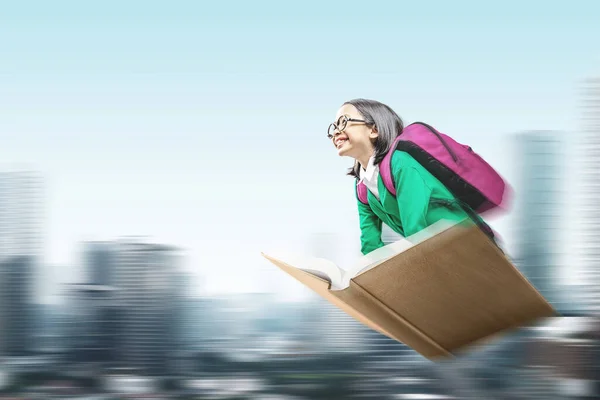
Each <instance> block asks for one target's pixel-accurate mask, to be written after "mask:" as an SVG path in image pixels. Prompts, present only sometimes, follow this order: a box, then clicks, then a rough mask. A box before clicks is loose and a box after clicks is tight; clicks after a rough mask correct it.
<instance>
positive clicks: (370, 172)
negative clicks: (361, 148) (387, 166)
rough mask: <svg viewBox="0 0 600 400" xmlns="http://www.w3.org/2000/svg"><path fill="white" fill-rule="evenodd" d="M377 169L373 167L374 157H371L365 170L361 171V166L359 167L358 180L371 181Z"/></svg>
mask: <svg viewBox="0 0 600 400" xmlns="http://www.w3.org/2000/svg"><path fill="white" fill-rule="evenodd" d="M378 169H379V168H378V167H377V166H376V165H375V155H373V156H371V158H369V163H368V164H367V169H363V167H362V166H361V167H360V180H361V181H363V180H365V179H366V180H368V181H372V180H373V177H374V176H375V174H376V173H377V170H378Z"/></svg>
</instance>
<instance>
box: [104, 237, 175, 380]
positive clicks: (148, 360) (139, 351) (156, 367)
mask: <svg viewBox="0 0 600 400" xmlns="http://www.w3.org/2000/svg"><path fill="white" fill-rule="evenodd" d="M178 253H179V251H178V249H176V248H173V247H169V246H164V245H159V244H152V243H145V242H142V241H138V240H136V239H123V240H120V241H118V242H117V255H116V263H117V271H116V274H115V275H116V279H115V286H116V289H117V294H116V298H117V307H118V315H119V321H120V322H119V338H118V349H117V359H118V364H119V366H121V367H126V368H133V369H135V370H137V371H139V372H140V373H142V374H144V375H165V374H167V373H168V365H169V363H170V362H171V356H172V352H173V351H174V343H175V337H174V336H173V331H172V328H171V327H172V325H173V323H174V320H173V318H174V315H176V313H175V312H174V310H175V309H176V295H175V291H176V290H177V286H176V282H175V277H176V275H175V272H176V270H177V268H178V263H179V262H180V257H179V254H178Z"/></svg>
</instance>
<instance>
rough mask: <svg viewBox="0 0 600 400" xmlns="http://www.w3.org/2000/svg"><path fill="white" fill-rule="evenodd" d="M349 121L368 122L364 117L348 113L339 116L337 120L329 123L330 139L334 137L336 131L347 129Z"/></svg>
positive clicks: (328, 132) (328, 135)
mask: <svg viewBox="0 0 600 400" xmlns="http://www.w3.org/2000/svg"><path fill="white" fill-rule="evenodd" d="M348 122H363V123H365V124H367V123H368V122H367V121H365V120H364V119H356V118H350V117H348V116H347V115H342V116H341V117H339V118H338V120H337V121H336V122H332V123H331V124H329V128H327V137H328V138H329V139H333V137H334V136H335V131H338V132H342V131H343V130H344V129H346V125H347V124H348Z"/></svg>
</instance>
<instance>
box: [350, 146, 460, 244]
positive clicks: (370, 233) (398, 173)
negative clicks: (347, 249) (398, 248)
mask: <svg viewBox="0 0 600 400" xmlns="http://www.w3.org/2000/svg"><path fill="white" fill-rule="evenodd" d="M391 170H392V175H393V177H394V184H395V187H396V193H397V195H396V196H394V195H393V194H392V193H390V192H389V191H388V190H387V189H386V188H385V185H384V183H383V180H382V179H381V175H380V176H379V179H378V182H377V188H378V191H379V198H380V200H377V198H376V197H375V196H374V195H373V194H372V193H371V192H370V191H369V190H367V198H368V201H369V205H370V206H369V205H366V204H363V203H361V202H360V200H358V196H357V202H358V214H359V220H360V230H361V235H360V241H361V252H362V253H363V254H367V253H369V252H371V251H373V250H375V249H377V248H379V247H381V246H383V242H382V240H381V227H382V223H385V224H386V225H387V226H389V227H390V228H391V229H392V230H393V231H395V232H397V233H399V234H400V235H402V236H404V237H406V236H410V235H412V234H414V233H416V232H418V231H420V230H422V229H424V228H426V227H428V226H429V225H431V224H433V223H435V222H437V221H439V220H440V219H448V220H452V221H459V220H463V219H465V218H468V215H467V213H466V212H465V211H464V210H463V208H462V207H461V206H460V205H459V204H457V200H456V198H455V197H454V196H453V195H452V193H451V192H450V191H449V190H448V189H447V188H446V187H445V186H444V185H443V184H442V183H441V182H440V181H439V180H438V179H437V178H435V177H434V176H433V175H431V173H429V171H427V170H426V169H425V168H424V167H423V166H422V165H421V164H419V163H418V162H417V161H416V160H415V159H414V158H412V156H410V155H409V154H408V153H406V152H403V151H395V152H394V155H393V156H392V165H391Z"/></svg>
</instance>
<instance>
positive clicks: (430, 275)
mask: <svg viewBox="0 0 600 400" xmlns="http://www.w3.org/2000/svg"><path fill="white" fill-rule="evenodd" d="M263 256H264V257H265V258H266V259H268V260H269V261H270V262H272V263H273V264H274V265H276V266H277V267H279V268H280V269H281V270H283V271H284V272H286V273H287V274H289V275H291V276H292V277H293V278H295V279H296V280H298V281H299V282H301V283H303V284H304V285H306V286H307V287H309V288H310V289H312V290H313V291H314V292H316V293H317V294H319V295H320V296H322V297H323V298H325V299H326V300H328V301H330V302H331V303H333V304H335V305H336V306H338V307H339V308H341V309H342V310H343V311H345V312H346V313H348V314H349V315H351V316H352V317H354V318H356V319H357V320H358V321H360V322H362V323H363V324H365V325H367V326H369V327H370V328H372V329H374V330H376V331H378V332H380V333H382V334H384V335H386V336H388V337H390V338H393V339H395V340H397V341H399V342H402V343H404V344H406V345H408V346H410V347H411V348H413V349H414V350H416V351H417V352H419V353H420V354H421V355H423V356H424V357H426V358H429V359H431V360H437V359H440V358H447V357H452V356H455V355H457V354H458V353H459V352H461V351H464V350H466V349H467V348H469V347H470V346H472V345H474V344H476V343H482V342H484V341H485V340H489V339H490V338H491V337H492V336H494V335H496V334H500V333H502V332H506V331H508V330H511V329H515V328H518V327H521V326H524V325H528V324H530V323H533V322H534V321H536V320H539V319H541V318H545V317H552V316H557V313H556V311H555V310H554V309H553V307H552V306H551V305H550V304H549V303H548V302H547V301H546V300H545V299H544V298H543V297H542V296H541V295H540V293H538V291H537V290H536V289H535V288H534V287H533V286H532V285H531V284H530V283H529V282H528V281H527V279H526V278H525V277H524V276H523V275H522V274H521V273H520V272H519V271H518V269H517V268H515V266H514V265H513V264H512V263H511V261H510V260H509V259H508V258H507V256H506V255H505V254H504V253H503V252H502V251H501V250H500V248H499V247H498V246H497V245H496V244H495V243H494V242H492V241H491V240H490V239H489V237H488V236H487V235H486V234H485V233H483V232H482V231H481V230H480V229H479V228H478V227H477V226H476V225H474V224H473V223H471V222H470V221H468V220H466V221H462V222H459V223H456V222H448V221H440V222H438V223H436V224H433V225H432V226H430V227H429V228H426V229H424V230H422V231H420V232H419V233H417V234H415V235H413V236H410V237H407V238H403V239H401V240H399V241H397V242H394V243H391V244H389V245H387V246H384V247H381V248H379V249H377V250H375V251H373V252H371V253H369V254H367V255H366V256H363V257H361V258H359V259H358V260H357V262H356V263H355V264H354V265H351V266H349V267H347V268H346V269H344V268H341V267H339V266H337V265H336V264H335V263H333V262H331V261H329V260H325V259H322V258H306V257H299V256H294V255H290V254H288V255H285V256H275V255H268V254H265V253H263Z"/></svg>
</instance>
